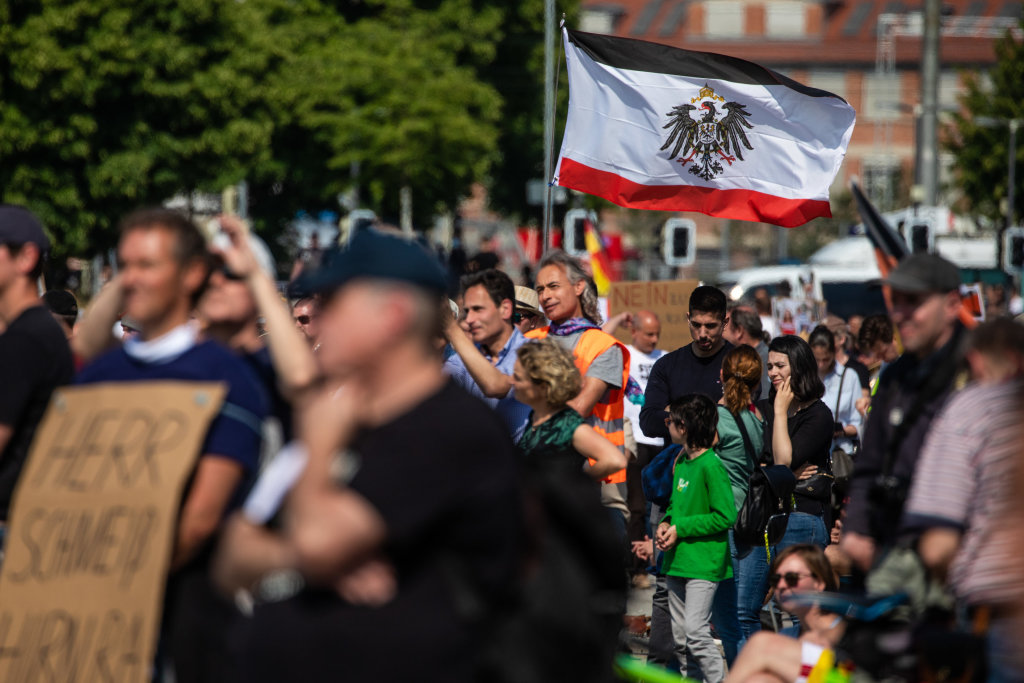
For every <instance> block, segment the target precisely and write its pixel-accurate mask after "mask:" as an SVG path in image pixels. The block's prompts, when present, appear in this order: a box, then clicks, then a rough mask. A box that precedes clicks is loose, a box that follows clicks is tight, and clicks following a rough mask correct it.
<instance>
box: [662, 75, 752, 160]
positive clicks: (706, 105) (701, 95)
mask: <svg viewBox="0 0 1024 683" xmlns="http://www.w3.org/2000/svg"><path fill="white" fill-rule="evenodd" d="M698 103H699V104H698ZM700 110H703V113H700ZM691 112H698V113H700V115H699V116H698V118H693V116H692V115H691ZM666 116H668V117H669V121H668V123H666V124H665V125H664V126H662V128H671V129H672V130H671V131H670V132H669V136H668V140H666V141H665V144H664V145H662V146H661V150H662V151H664V150H666V149H668V148H669V147H671V148H672V151H671V152H670V154H669V158H676V157H678V158H677V159H676V161H678V162H679V163H680V164H682V165H683V167H684V168H685V167H686V165H687V164H688V163H690V162H691V161H692V162H693V165H692V166H690V169H689V170H690V173H692V174H693V175H695V176H698V177H700V178H703V179H704V180H712V179H713V178H715V176H717V175H718V174H720V173H721V172H722V171H723V170H724V167H723V166H722V161H725V163H727V164H729V165H730V166H732V164H733V162H735V161H737V160H739V161H743V148H746V149H748V150H750V151H753V150H754V148H753V146H751V144H750V140H749V139H747V134H746V132H745V131H744V130H743V129H744V128H747V129H753V127H754V126H753V125H751V123H750V122H749V121H747V119H748V118H749V117H750V112H748V111H747V108H746V106H745V105H743V104H740V103H739V102H726V101H725V98H724V97H722V96H720V95H716V94H715V91H714V89H713V88H711V87H710V86H709V85H708V84H707V83H705V84H704V87H703V88H701V89H700V91H699V92H698V93H697V97H694V98H691V99H690V102H689V103H684V104H680V105H678V106H676V107H673V108H672V111H670V112H668V113H667V114H666ZM680 154H681V156H680Z"/></svg>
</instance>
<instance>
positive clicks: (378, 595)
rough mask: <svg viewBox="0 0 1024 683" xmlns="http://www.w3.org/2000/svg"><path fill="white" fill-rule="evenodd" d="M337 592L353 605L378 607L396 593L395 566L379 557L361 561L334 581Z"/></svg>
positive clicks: (391, 598)
mask: <svg viewBox="0 0 1024 683" xmlns="http://www.w3.org/2000/svg"><path fill="white" fill-rule="evenodd" d="M335 587H336V588H337V590H338V594H339V595H340V596H341V597H342V598H343V599H345V600H346V601H348V602H350V603H351V604H353V605H362V606H366V607H380V606H382V605H386V604H387V603H389V602H391V600H393V599H394V597H395V595H396V594H397V593H398V579H397V578H396V577H395V568H394V567H392V566H391V563H390V562H388V561H387V560H385V559H383V558H381V557H375V558H372V559H369V560H367V561H366V562H363V563H362V564H361V565H359V566H358V567H355V568H354V569H352V570H350V571H348V572H346V573H345V574H344V575H342V577H341V578H339V579H338V580H337V581H336V582H335Z"/></svg>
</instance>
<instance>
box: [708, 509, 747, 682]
mask: <svg viewBox="0 0 1024 683" xmlns="http://www.w3.org/2000/svg"><path fill="white" fill-rule="evenodd" d="M729 554H730V555H731V556H732V574H733V578H731V579H725V580H724V581H721V582H720V583H719V584H718V590H716V591H715V601H714V603H713V604H712V605H711V623H712V624H713V625H714V627H715V632H716V633H717V634H718V637H719V639H721V641H722V650H723V651H724V652H725V661H726V663H728V664H729V667H730V668H732V664H733V662H735V661H736V653H737V652H739V646H740V640H741V639H742V637H743V634H742V632H741V631H740V622H739V618H738V614H737V607H736V604H737V594H736V580H737V579H736V577H738V576H739V572H740V568H739V564H740V563H739V557H738V556H737V553H736V539H735V538H734V537H733V532H732V529H729Z"/></svg>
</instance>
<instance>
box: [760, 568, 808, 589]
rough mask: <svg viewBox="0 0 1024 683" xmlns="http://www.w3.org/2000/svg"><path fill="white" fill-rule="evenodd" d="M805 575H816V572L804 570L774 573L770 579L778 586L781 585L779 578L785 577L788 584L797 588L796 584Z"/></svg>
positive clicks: (773, 584) (772, 583)
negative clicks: (805, 571)
mask: <svg viewBox="0 0 1024 683" xmlns="http://www.w3.org/2000/svg"><path fill="white" fill-rule="evenodd" d="M805 576H814V574H805V573H802V572H786V573H785V574H772V575H771V576H769V577H768V580H769V581H770V582H771V584H770V585H772V586H777V585H779V579H783V580H784V581H785V582H786V585H787V586H789V587H790V588H796V585H797V584H798V583H800V579H802V578H803V577H805Z"/></svg>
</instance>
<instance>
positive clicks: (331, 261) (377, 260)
mask: <svg viewBox="0 0 1024 683" xmlns="http://www.w3.org/2000/svg"><path fill="white" fill-rule="evenodd" d="M363 277H366V278H376V279H380V280H394V281H397V282H406V283H409V284H411V285H415V286H417V287H421V288H423V289H426V290H429V291H432V292H438V293H441V292H445V291H447V290H448V278H447V277H446V275H445V272H444V268H442V267H441V262H440V261H438V259H437V257H436V256H434V254H432V253H431V252H429V251H427V250H426V249H424V248H423V247H422V246H421V245H419V244H417V243H415V242H411V241H409V240H407V239H403V238H402V237H398V236H397V235H390V234H387V233H383V232H379V231H377V230H361V231H359V232H358V233H357V234H356V236H355V237H353V238H352V242H351V243H350V244H349V246H348V248H347V249H338V248H333V249H329V250H327V251H326V252H324V255H323V258H322V259H321V261H320V266H319V267H317V268H315V269H314V270H312V271H310V272H308V273H307V272H303V273H302V274H301V275H299V277H298V278H296V279H295V281H294V282H293V283H292V284H291V285H290V286H289V288H288V290H289V294H290V295H291V296H293V297H294V296H308V295H310V294H317V293H320V292H329V291H333V290H335V289H338V288H339V287H341V286H342V285H344V284H345V283H347V282H349V281H350V280H354V279H356V278H363Z"/></svg>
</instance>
